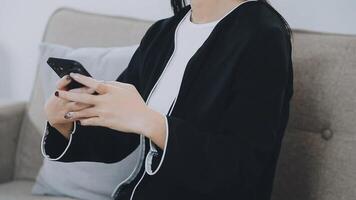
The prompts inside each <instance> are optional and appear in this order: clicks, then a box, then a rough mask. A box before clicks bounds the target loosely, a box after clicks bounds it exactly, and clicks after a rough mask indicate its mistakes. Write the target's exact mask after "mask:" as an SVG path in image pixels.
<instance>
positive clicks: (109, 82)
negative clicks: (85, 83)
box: [105, 81, 121, 86]
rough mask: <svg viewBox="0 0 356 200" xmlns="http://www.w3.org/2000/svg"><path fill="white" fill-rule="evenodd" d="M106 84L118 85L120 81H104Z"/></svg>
mask: <svg viewBox="0 0 356 200" xmlns="http://www.w3.org/2000/svg"><path fill="white" fill-rule="evenodd" d="M105 83H106V84H108V85H112V86H120V85H121V82H118V81H105Z"/></svg>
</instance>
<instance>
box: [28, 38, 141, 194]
mask: <svg viewBox="0 0 356 200" xmlns="http://www.w3.org/2000/svg"><path fill="white" fill-rule="evenodd" d="M137 47H138V45H135V46H129V47H115V48H79V49H72V48H69V47H65V46H61V45H55V44H48V43H44V44H41V45H40V58H39V65H40V66H39V70H40V75H41V76H42V77H41V79H42V81H43V84H42V85H43V92H44V95H45V98H46V99H47V98H48V97H49V96H50V95H51V94H52V93H53V91H54V90H55V84H56V82H57V80H58V79H59V78H58V76H57V75H56V74H55V73H54V72H53V71H52V69H51V68H50V67H49V66H48V65H47V63H46V61H47V59H48V57H60V58H67V59H74V60H77V61H79V62H81V63H82V64H83V66H84V67H85V68H86V69H87V70H88V72H89V73H90V74H91V75H92V76H93V77H94V78H95V79H98V80H106V81H110V80H115V79H116V78H117V77H118V76H119V75H120V74H121V72H122V71H123V70H124V69H125V68H126V67H127V66H128V64H129V61H130V60H131V57H132V55H133V54H134V52H135V50H136V49H137ZM138 158H139V149H136V150H135V151H134V152H133V153H132V154H131V155H129V156H128V157H127V158H125V159H124V160H122V161H120V162H117V163H113V164H104V163H97V162H74V163H61V162H55V161H50V160H46V159H45V160H44V162H43V165H42V167H41V169H40V172H39V174H38V176H37V179H36V184H35V185H34V187H33V189H32V193H33V194H36V195H54V196H68V197H73V198H77V199H86V200H107V199H111V194H112V192H113V190H114V189H115V188H116V187H117V185H118V184H119V183H121V182H122V181H124V180H125V179H126V178H127V177H128V176H129V175H130V173H131V172H132V171H133V169H134V167H135V165H136V164H137V162H138Z"/></svg>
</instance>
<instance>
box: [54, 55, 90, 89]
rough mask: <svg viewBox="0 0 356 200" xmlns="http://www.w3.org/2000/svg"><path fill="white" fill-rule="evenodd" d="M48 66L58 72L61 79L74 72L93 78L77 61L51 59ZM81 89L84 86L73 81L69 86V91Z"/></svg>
mask: <svg viewBox="0 0 356 200" xmlns="http://www.w3.org/2000/svg"><path fill="white" fill-rule="evenodd" d="M47 64H48V65H49V66H50V67H51V68H52V69H53V70H54V71H55V72H56V74H57V75H58V76H59V77H60V78H62V77H63V76H65V75H69V74H70V73H72V72H73V73H78V74H82V75H84V76H89V77H91V75H90V74H89V73H88V71H87V70H86V69H85V68H84V67H83V65H82V64H80V63H79V62H77V61H75V60H68V59H63V58H53V57H50V58H48V60H47ZM80 87H83V85H82V84H80V83H78V82H76V81H72V82H71V83H69V85H68V89H69V90H71V89H75V88H80Z"/></svg>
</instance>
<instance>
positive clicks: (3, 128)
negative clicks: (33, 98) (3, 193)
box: [0, 100, 26, 183]
mask: <svg viewBox="0 0 356 200" xmlns="http://www.w3.org/2000/svg"><path fill="white" fill-rule="evenodd" d="M25 109H26V103H25V102H14V101H5V100H0V183H3V182H7V181H10V180H11V179H12V178H13V173H14V168H15V155H16V147H17V141H18V137H19V132H20V128H21V122H22V118H23V115H24V112H25Z"/></svg>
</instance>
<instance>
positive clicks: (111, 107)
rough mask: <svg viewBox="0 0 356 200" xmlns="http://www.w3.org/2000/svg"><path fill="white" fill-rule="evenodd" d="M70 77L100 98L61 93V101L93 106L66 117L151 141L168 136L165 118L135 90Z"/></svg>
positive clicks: (133, 87)
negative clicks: (143, 137)
mask: <svg viewBox="0 0 356 200" xmlns="http://www.w3.org/2000/svg"><path fill="white" fill-rule="evenodd" d="M70 76H71V77H72V78H73V79H74V80H75V81H77V82H79V83H81V84H83V85H85V86H87V87H89V88H93V89H94V90H95V91H96V92H97V93H98V95H90V94H84V93H73V92H69V91H59V97H60V98H63V99H66V100H69V101H74V102H79V103H85V104H89V105H92V107H90V108H87V109H84V110H81V111H78V112H74V111H73V112H69V113H67V117H70V118H71V119H74V120H78V121H80V124H81V125H83V126H103V127H108V128H111V129H114V130H118V131H122V132H126V133H136V134H143V135H145V136H146V137H149V138H152V139H154V138H157V137H158V140H162V139H164V138H161V136H164V134H163V133H164V132H165V119H164V116H163V115H162V114H160V113H158V112H156V111H153V110H152V109H150V108H149V107H148V106H147V105H146V104H145V102H144V100H143V99H142V97H141V95H140V94H139V93H138V91H137V90H136V88H135V86H133V85H131V84H126V83H121V82H114V81H113V82H101V81H97V80H95V79H93V78H90V77H86V76H83V75H80V74H75V73H71V74H70ZM157 134H158V135H157ZM163 141H164V140H163ZM157 142H158V143H160V142H159V141H157ZM157 145H158V146H160V145H159V144H157Z"/></svg>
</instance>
